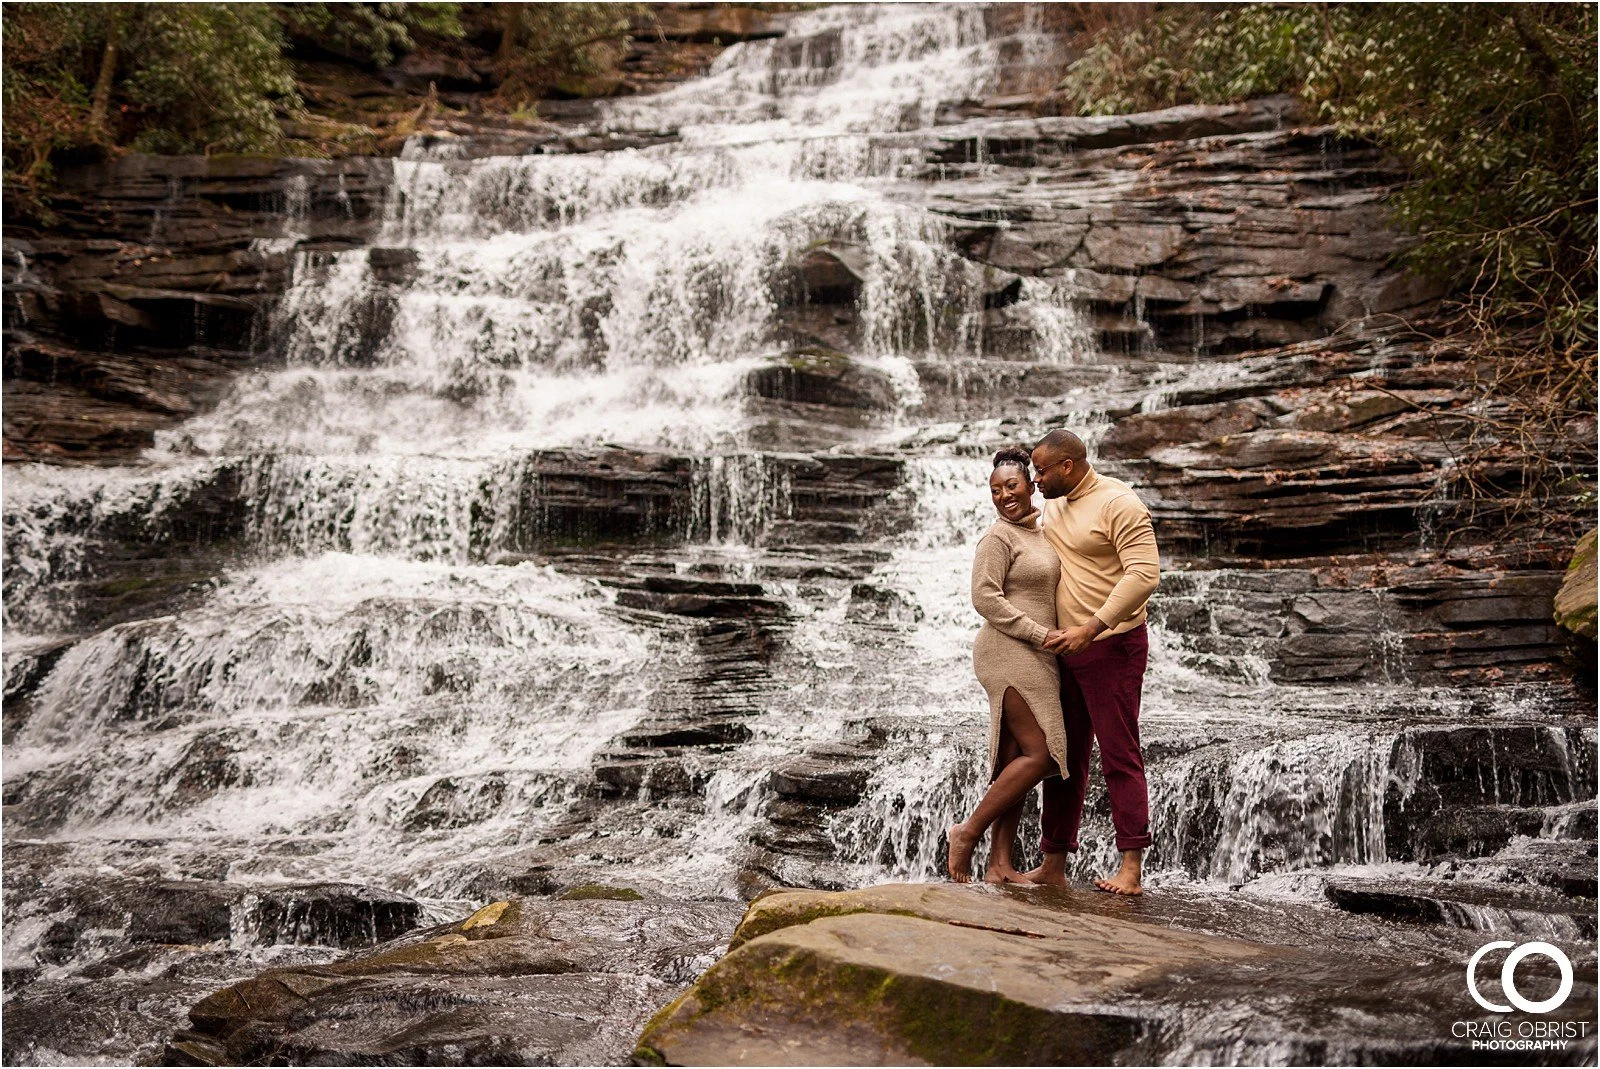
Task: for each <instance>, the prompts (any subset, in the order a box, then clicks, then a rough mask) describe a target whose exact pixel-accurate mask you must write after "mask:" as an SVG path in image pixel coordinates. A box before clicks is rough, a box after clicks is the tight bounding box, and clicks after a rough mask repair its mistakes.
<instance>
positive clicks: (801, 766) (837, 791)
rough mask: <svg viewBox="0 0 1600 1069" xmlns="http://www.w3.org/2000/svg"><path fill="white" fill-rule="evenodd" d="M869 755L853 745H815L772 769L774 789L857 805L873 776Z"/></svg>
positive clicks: (792, 795) (781, 793) (829, 802)
mask: <svg viewBox="0 0 1600 1069" xmlns="http://www.w3.org/2000/svg"><path fill="white" fill-rule="evenodd" d="M868 757H869V755H867V754H865V753H863V752H862V751H860V750H858V749H856V748H854V747H848V746H822V747H813V748H812V749H811V750H809V751H808V752H807V754H806V755H805V756H803V757H796V758H792V759H790V760H788V761H785V762H783V763H782V764H780V765H778V766H777V767H776V768H774V769H773V770H772V789H773V791H775V792H776V793H777V794H778V796H779V797H781V798H797V799H803V800H808V801H815V802H821V803H823V804H825V805H854V804H855V803H856V802H857V801H859V800H860V798H861V792H862V791H863V790H864V789H865V788H866V785H867V780H868V778H869V777H870V776H871V771H872V770H871V768H870V766H868V765H867V764H865V763H864V762H865V760H866V759H867V758H868Z"/></svg>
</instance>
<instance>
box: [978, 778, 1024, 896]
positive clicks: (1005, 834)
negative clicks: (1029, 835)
mask: <svg viewBox="0 0 1600 1069" xmlns="http://www.w3.org/2000/svg"><path fill="white" fill-rule="evenodd" d="M1025 801H1027V796H1026V795H1024V796H1023V802H1025ZM1023 802H1018V803H1017V804H1016V805H1014V806H1012V807H1011V808H1010V809H1008V810H1006V811H1005V812H1004V813H1001V814H1000V819H999V820H997V821H995V822H994V824H992V825H991V826H990V828H989V864H988V865H987V866H986V867H985V868H984V870H983V882H984V883H1020V884H1026V885H1028V886H1030V887H1031V886H1032V885H1033V881H1032V880H1030V879H1028V878H1027V877H1025V876H1023V875H1022V873H1020V872H1018V871H1017V869H1016V862H1015V859H1014V858H1013V856H1012V855H1013V851H1014V850H1015V849H1016V844H1017V825H1018V824H1021V823H1022V805H1023Z"/></svg>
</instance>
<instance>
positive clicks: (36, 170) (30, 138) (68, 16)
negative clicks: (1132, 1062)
mask: <svg viewBox="0 0 1600 1069" xmlns="http://www.w3.org/2000/svg"><path fill="white" fill-rule="evenodd" d="M81 15H82V13H81V9H80V8H79V7H78V5H75V4H30V5H28V6H27V7H26V8H23V7H21V6H19V5H11V6H8V7H6V8H5V9H4V20H3V32H4V39H5V63H4V65H3V66H0V86H3V91H4V101H5V122H4V124H3V125H0V130H3V132H4V147H5V168H6V177H7V179H14V180H19V181H21V183H22V184H23V185H24V186H25V187H31V186H33V185H36V184H39V183H42V182H47V181H48V180H49V179H50V177H51V156H52V154H54V153H55V152H57V151H59V150H61V149H66V148H70V147H71V146H73V145H74V144H76V143H77V142H78V141H79V139H80V137H81V133H82V131H84V130H85V129H86V128H87V124H88V116H89V88H88V86H87V85H85V84H84V82H83V80H82V79H81V77H80V76H79V71H78V57H79V56H80V54H81V53H82V52H83V51H84V49H86V48H87V47H88V46H89V43H90V41H89V35H88V33H87V30H88V27H89V22H88V20H86V19H84V18H82V17H81Z"/></svg>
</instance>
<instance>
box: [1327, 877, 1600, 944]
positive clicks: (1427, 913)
mask: <svg viewBox="0 0 1600 1069" xmlns="http://www.w3.org/2000/svg"><path fill="white" fill-rule="evenodd" d="M1323 890H1324V893H1325V894H1326V896H1327V899H1328V901H1330V902H1332V903H1333V904H1334V905H1335V906H1337V907H1339V908H1340V909H1342V910H1345V911H1346V912H1349V913H1366V914H1372V915H1375V916H1380V917H1386V918H1388V919H1390V920H1397V921H1408V922H1415V923H1420V924H1447V925H1450V926H1452V927H1455V928H1465V929H1468V930H1469V931H1474V932H1488V933H1493V934H1496V935H1508V936H1520V937H1525V938H1546V939H1561V940H1572V941H1580V940H1585V939H1588V940H1592V939H1594V938H1595V934H1596V923H1595V909H1594V903H1593V901H1591V900H1585V899H1576V898H1570V897H1567V896H1565V895H1560V894H1556V893H1552V892H1550V891H1543V890H1540V889H1537V888H1527V887H1516V886H1507V885H1504V884H1479V883H1469V882H1466V881H1456V880H1450V881H1446V880H1437V881H1424V880H1351V879H1345V878H1339V879H1334V880H1329V881H1328V882H1327V883H1326V884H1325V885H1324V888H1323Z"/></svg>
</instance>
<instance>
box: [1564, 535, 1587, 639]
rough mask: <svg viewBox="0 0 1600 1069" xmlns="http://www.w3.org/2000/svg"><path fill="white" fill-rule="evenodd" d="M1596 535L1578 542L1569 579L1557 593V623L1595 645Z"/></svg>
mask: <svg viewBox="0 0 1600 1069" xmlns="http://www.w3.org/2000/svg"><path fill="white" fill-rule="evenodd" d="M1595 535H1596V532H1594V531H1590V532H1589V533H1588V534H1586V535H1584V536H1583V537H1582V538H1580V539H1578V544H1577V546H1576V547H1575V548H1574V549H1573V551H1572V562H1571V563H1570V564H1568V565H1567V578H1566V581H1565V582H1563V583H1562V584H1561V589H1560V590H1559V591H1557V592H1556V598H1555V620H1556V623H1557V624H1559V625H1561V626H1562V627H1564V628H1566V630H1568V631H1570V632H1571V633H1573V634H1574V635H1581V636H1582V637H1584V638H1586V639H1588V640H1589V641H1591V642H1593V641H1594V640H1595V636H1596V609H1595V597H1596V592H1595V587H1596V578H1597V571H1596V560H1595Z"/></svg>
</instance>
